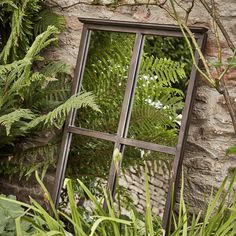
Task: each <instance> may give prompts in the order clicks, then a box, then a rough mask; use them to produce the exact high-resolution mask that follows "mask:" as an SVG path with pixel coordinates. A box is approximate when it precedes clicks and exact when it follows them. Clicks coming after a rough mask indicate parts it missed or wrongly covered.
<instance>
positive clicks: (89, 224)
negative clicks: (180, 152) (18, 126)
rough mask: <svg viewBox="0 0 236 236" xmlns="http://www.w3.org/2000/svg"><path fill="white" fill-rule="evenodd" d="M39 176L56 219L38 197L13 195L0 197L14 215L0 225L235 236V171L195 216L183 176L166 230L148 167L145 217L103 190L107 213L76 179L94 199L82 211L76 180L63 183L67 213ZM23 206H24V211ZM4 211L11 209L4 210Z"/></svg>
mask: <svg viewBox="0 0 236 236" xmlns="http://www.w3.org/2000/svg"><path fill="white" fill-rule="evenodd" d="M36 178H37V180H38V182H39V184H40V185H41V187H42V189H43V191H44V197H45V199H47V202H48V206H50V208H51V211H52V212H53V214H54V216H55V217H54V218H53V217H52V216H51V215H50V214H49V213H48V212H47V211H46V210H45V209H44V208H43V207H42V206H41V205H40V204H38V203H37V202H36V201H35V200H34V199H31V204H26V203H23V202H19V201H16V200H15V199H12V198H6V197H4V196H0V212H1V209H4V214H6V215H7V216H9V215H10V218H9V217H8V218H4V219H3V221H1V225H7V224H9V223H11V224H12V223H13V222H12V218H13V219H15V224H16V226H14V224H12V225H11V227H12V229H11V230H12V231H11V233H12V232H15V231H16V232H17V235H21V234H22V233H23V232H24V230H25V228H23V226H24V225H27V227H26V229H30V228H33V230H32V229H31V230H32V231H31V234H30V235H33V236H36V235H65V236H68V235H76V236H86V235H89V236H93V235H97V234H99V235H101V236H103V235H104V236H113V235H116V236H129V235H133V236H144V235H150V236H161V235H163V234H165V235H169V236H184V235H188V236H194V235H200V236H210V235H217V236H218V235H235V234H236V228H235V224H234V223H235V220H236V211H235V207H236V194H235V192H233V186H234V183H235V180H236V172H235V173H234V174H233V176H232V178H231V180H230V181H229V183H228V181H227V180H228V178H227V177H226V178H225V179H224V181H223V182H222V184H221V186H220V188H219V190H218V191H217V192H216V193H215V194H212V195H211V196H210V199H208V204H206V210H205V211H204V212H199V213H198V214H197V216H194V215H192V214H191V213H190V212H189V211H188V207H187V206H186V204H185V201H184V195H183V192H184V187H183V186H184V182H183V179H184V178H182V184H181V191H180V205H179V209H178V214H177V215H176V214H175V213H174V212H173V218H172V222H173V228H172V229H171V228H169V230H168V232H165V231H164V230H163V229H162V227H161V222H160V221H159V222H156V220H155V217H154V216H153V215H152V206H151V204H150V194H149V186H148V176H147V169H146V174H145V190H146V214H145V216H143V217H142V216H140V215H139V214H137V212H136V211H135V210H133V209H132V208H130V209H129V214H128V215H122V214H121V213H120V212H119V208H117V205H116V204H115V203H114V202H113V200H112V199H111V197H110V196H108V194H107V192H106V191H105V190H104V191H103V199H104V201H105V202H106V204H107V208H108V210H107V211H105V210H104V209H103V207H102V202H101V201H99V200H98V199H97V198H96V196H94V195H93V194H92V193H91V191H90V190H89V189H88V188H87V187H86V186H85V185H84V184H83V182H81V181H80V180H77V181H78V183H79V185H80V186H81V188H82V189H83V191H84V192H85V193H86V195H87V197H88V199H89V201H90V206H89V207H88V208H85V209H83V210H82V209H81V208H78V206H77V201H76V200H75V193H74V192H73V185H72V181H71V180H69V179H67V180H66V181H65V185H66V189H67V196H68V199H69V205H68V208H67V210H66V212H65V211H59V210H56V209H55V206H54V204H53V202H52V199H51V196H50V194H49V192H48V191H47V189H46V188H45V186H44V185H43V183H42V181H41V180H40V178H39V176H38V174H37V173H36ZM226 185H228V187H227V189H226V190H224V189H225V188H226ZM77 197H78V196H77ZM13 206H14V209H13ZM21 206H22V207H24V208H25V209H26V210H24V211H23V208H22V207H21ZM6 209H7V211H5V210H6ZM6 212H7V213H6ZM10 212H11V214H10ZM0 217H1V214H0ZM170 225H171V222H170ZM1 230H2V228H1ZM9 235H10V234H9Z"/></svg>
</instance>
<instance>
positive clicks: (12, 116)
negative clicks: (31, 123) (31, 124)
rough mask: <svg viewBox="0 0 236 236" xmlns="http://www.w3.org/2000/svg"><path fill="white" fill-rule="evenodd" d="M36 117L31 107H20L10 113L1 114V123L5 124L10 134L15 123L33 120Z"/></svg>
mask: <svg viewBox="0 0 236 236" xmlns="http://www.w3.org/2000/svg"><path fill="white" fill-rule="evenodd" d="M34 118H35V114H34V113H33V112H32V111H31V110H29V109H19V110H16V111H13V112H11V113H8V114H6V115H3V116H0V124H1V125H3V126H5V128H6V133H7V135H9V134H10V131H11V127H12V125H13V124H14V123H16V122H18V121H20V120H21V119H24V120H32V119H34Z"/></svg>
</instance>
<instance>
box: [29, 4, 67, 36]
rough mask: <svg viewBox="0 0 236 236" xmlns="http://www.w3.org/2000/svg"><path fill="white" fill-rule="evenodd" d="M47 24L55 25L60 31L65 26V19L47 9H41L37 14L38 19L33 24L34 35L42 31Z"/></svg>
mask: <svg viewBox="0 0 236 236" xmlns="http://www.w3.org/2000/svg"><path fill="white" fill-rule="evenodd" d="M49 25H53V26H55V27H56V28H57V29H58V30H60V31H62V30H63V29H64V28H65V19H64V17H63V16H60V15H58V14H56V13H55V12H52V11H51V10H48V9H43V10H42V11H40V13H39V14H38V21H37V22H36V23H35V24H34V35H35V36H37V35H38V34H41V33H42V32H44V31H45V30H46V29H47V27H48V26H49Z"/></svg>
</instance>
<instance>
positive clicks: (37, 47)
mask: <svg viewBox="0 0 236 236" xmlns="http://www.w3.org/2000/svg"><path fill="white" fill-rule="evenodd" d="M58 33H59V31H58V29H57V28H56V27H55V26H48V28H47V30H46V31H45V32H43V33H41V34H40V35H38V36H37V37H36V39H35V41H34V42H33V44H32V46H31V47H30V49H29V50H28V52H27V54H26V58H34V57H35V56H36V55H38V54H39V53H40V52H41V51H42V50H43V49H44V48H46V47H47V46H48V45H50V44H51V43H53V42H56V41H57V40H58V38H57V37H55V36H56V35H58Z"/></svg>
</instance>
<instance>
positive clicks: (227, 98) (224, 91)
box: [219, 79, 236, 134]
mask: <svg viewBox="0 0 236 236" xmlns="http://www.w3.org/2000/svg"><path fill="white" fill-rule="evenodd" d="M219 92H220V93H221V94H222V95H223V96H224V99H225V102H226V106H227V108H228V110H229V115H230V117H231V120H232V123H233V127H234V133H235V134H236V112H235V110H234V108H233V104H232V101H231V99H230V95H229V91H228V89H227V87H226V85H225V80H224V79H221V80H220V90H219Z"/></svg>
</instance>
